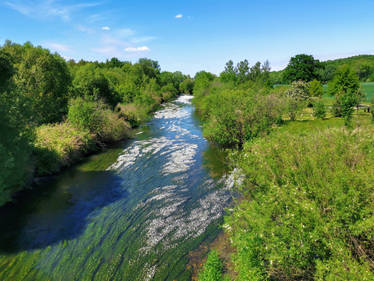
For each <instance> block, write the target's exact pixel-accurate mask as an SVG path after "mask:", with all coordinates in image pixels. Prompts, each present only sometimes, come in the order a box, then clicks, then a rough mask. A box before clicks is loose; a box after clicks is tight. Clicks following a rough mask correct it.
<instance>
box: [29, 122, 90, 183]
mask: <svg viewBox="0 0 374 281" xmlns="http://www.w3.org/2000/svg"><path fill="white" fill-rule="evenodd" d="M94 148H95V140H94V137H93V135H92V134H90V133H89V131H88V130H82V129H78V128H75V127H74V126H73V125H72V124H70V123H66V122H65V123H61V124H50V125H42V126H41V127H39V128H37V129H36V140H35V149H34V155H35V158H36V174H37V175H39V176H41V175H48V174H53V173H56V172H58V171H59V170H60V168H61V167H64V166H69V165H70V164H72V163H74V162H75V161H76V160H77V159H80V158H81V157H82V156H83V155H84V154H85V153H87V152H88V151H90V150H93V149H94Z"/></svg>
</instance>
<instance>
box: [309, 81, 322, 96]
mask: <svg viewBox="0 0 374 281" xmlns="http://www.w3.org/2000/svg"><path fill="white" fill-rule="evenodd" d="M309 95H310V96H311V97H317V98H320V97H322V95H323V87H322V84H321V82H320V81H318V80H313V81H310V82H309Z"/></svg>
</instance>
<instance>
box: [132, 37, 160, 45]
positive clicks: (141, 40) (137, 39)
mask: <svg viewBox="0 0 374 281" xmlns="http://www.w3.org/2000/svg"><path fill="white" fill-rule="evenodd" d="M155 39H156V37H154V36H144V37H134V38H131V40H130V41H131V43H134V44H139V43H145V42H149V41H153V40H155Z"/></svg>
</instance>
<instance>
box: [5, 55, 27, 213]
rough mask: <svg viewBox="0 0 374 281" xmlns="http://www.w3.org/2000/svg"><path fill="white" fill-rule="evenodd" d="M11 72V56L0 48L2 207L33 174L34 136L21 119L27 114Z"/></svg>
mask: <svg viewBox="0 0 374 281" xmlns="http://www.w3.org/2000/svg"><path fill="white" fill-rule="evenodd" d="M12 75H13V66H12V64H11V62H10V59H9V56H8V55H7V54H6V53H4V52H3V51H1V50H0V132H1V133H0V169H1V171H2V172H1V173H0V206H1V205H3V204H5V203H6V202H8V201H10V200H11V198H12V195H13V194H14V193H15V192H16V191H19V190H20V189H21V188H22V187H23V185H24V184H25V183H26V182H27V180H28V178H29V176H30V175H31V173H32V165H31V164H30V162H31V160H30V158H31V147H30V144H29V143H30V141H31V137H32V135H31V132H29V130H28V129H27V127H25V123H24V122H23V120H22V119H26V118H27V117H28V116H24V114H25V112H23V111H22V107H18V106H17V105H18V103H19V102H21V103H22V97H19V96H18V95H16V92H13V91H14V89H12V87H11V85H10V84H11V77H12Z"/></svg>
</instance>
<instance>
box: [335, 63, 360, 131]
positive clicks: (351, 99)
mask: <svg viewBox="0 0 374 281" xmlns="http://www.w3.org/2000/svg"><path fill="white" fill-rule="evenodd" d="M328 92H329V94H330V95H332V96H335V103H334V104H333V107H332V111H333V114H334V116H336V117H339V116H343V117H344V119H345V123H346V125H348V124H349V123H350V120H351V118H352V113H353V109H352V108H351V109H350V107H353V106H358V105H359V103H360V101H361V100H362V98H363V94H362V92H361V91H360V82H359V79H358V76H357V74H356V73H355V72H354V71H353V70H352V69H351V68H350V67H349V66H348V65H345V66H343V67H341V68H340V69H338V70H337V72H336V74H335V76H334V79H333V80H332V81H331V82H330V83H329V85H328Z"/></svg>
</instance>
